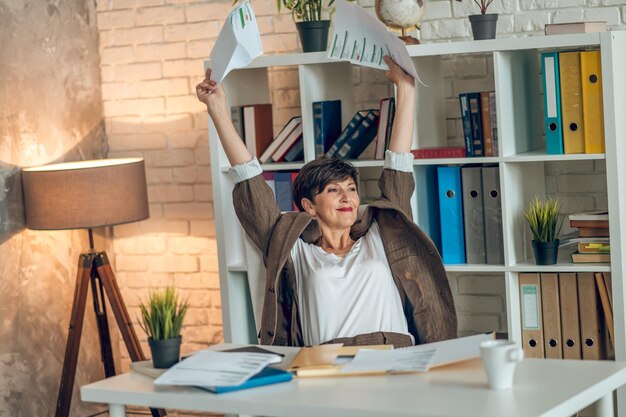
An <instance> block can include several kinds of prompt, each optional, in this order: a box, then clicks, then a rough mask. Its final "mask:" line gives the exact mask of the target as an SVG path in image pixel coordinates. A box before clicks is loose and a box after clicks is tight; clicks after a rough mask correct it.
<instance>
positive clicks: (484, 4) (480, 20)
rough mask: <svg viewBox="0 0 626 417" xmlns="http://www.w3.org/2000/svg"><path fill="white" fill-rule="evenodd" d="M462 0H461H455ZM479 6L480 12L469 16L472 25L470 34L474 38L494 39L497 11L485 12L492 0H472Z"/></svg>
mask: <svg viewBox="0 0 626 417" xmlns="http://www.w3.org/2000/svg"><path fill="white" fill-rule="evenodd" d="M457 1H462V0H457ZM472 1H473V2H474V3H476V5H478V7H479V8H480V14H473V15H470V16H469V21H470V24H471V25H472V34H473V35H474V40H481V39H495V37H496V25H497V23H498V14H497V13H487V8H488V7H489V6H490V5H491V3H493V0H472Z"/></svg>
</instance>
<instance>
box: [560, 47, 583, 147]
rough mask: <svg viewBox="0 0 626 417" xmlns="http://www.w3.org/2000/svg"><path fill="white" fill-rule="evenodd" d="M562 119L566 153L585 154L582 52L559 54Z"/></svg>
mask: <svg viewBox="0 0 626 417" xmlns="http://www.w3.org/2000/svg"><path fill="white" fill-rule="evenodd" d="M559 76H560V79H561V117H562V120H563V149H564V150H565V153H584V152H585V139H584V133H583V132H584V126H583V101H582V87H581V82H580V52H560V53H559Z"/></svg>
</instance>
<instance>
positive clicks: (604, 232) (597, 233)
mask: <svg viewBox="0 0 626 417" xmlns="http://www.w3.org/2000/svg"><path fill="white" fill-rule="evenodd" d="M578 236H580V237H609V229H606V228H601V227H579V228H578Z"/></svg>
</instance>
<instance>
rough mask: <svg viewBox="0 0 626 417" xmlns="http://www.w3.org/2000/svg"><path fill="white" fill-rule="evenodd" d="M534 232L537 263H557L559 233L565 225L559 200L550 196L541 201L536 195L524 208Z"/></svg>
mask: <svg viewBox="0 0 626 417" xmlns="http://www.w3.org/2000/svg"><path fill="white" fill-rule="evenodd" d="M524 217H526V220H527V221H528V225H529V226H530V230H531V232H532V234H533V241H532V245H533V251H534V253H535V261H536V262H537V265H553V264H555V263H556V260H557V255H558V249H559V238H558V237H559V233H560V231H561V226H562V225H563V217H562V216H560V215H559V200H558V198H555V199H553V198H552V197H548V199H547V200H544V201H540V200H539V198H537V197H535V199H534V200H533V201H531V202H530V205H529V206H528V208H526V209H525V210H524Z"/></svg>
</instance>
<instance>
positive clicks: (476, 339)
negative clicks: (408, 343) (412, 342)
mask: <svg viewBox="0 0 626 417" xmlns="http://www.w3.org/2000/svg"><path fill="white" fill-rule="evenodd" d="M495 337H496V336H495V333H493V332H491V333H480V334H476V335H473V336H466V337H459V338H456V339H450V340H443V341H441V342H434V343H428V344H425V345H418V346H412V347H408V348H406V349H407V350H411V349H414V350H419V349H431V348H435V349H437V353H436V355H435V357H434V358H433V360H432V362H431V363H430V366H429V367H430V368H434V367H436V366H442V365H447V364H449V363H455V362H461V361H464V360H468V359H472V358H477V357H479V356H480V344H481V343H482V342H484V341H485V340H493V339H495Z"/></svg>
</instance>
